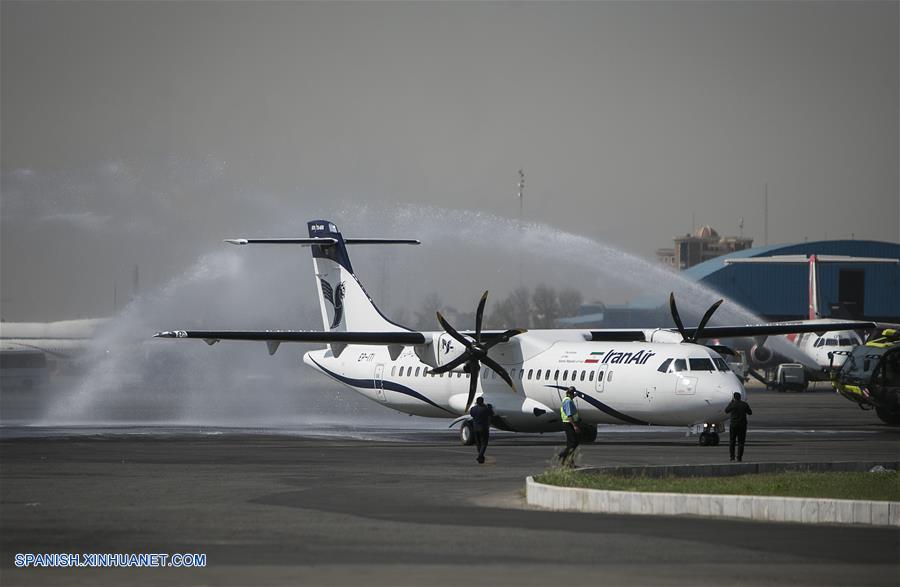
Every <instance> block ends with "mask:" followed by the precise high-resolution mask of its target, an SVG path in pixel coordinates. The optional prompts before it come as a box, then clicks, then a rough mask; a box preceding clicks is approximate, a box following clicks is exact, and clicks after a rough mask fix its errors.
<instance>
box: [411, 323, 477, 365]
mask: <svg viewBox="0 0 900 587" xmlns="http://www.w3.org/2000/svg"><path fill="white" fill-rule="evenodd" d="M413 348H414V349H415V351H416V356H417V357H419V360H420V361H422V362H423V363H425V364H426V365H428V366H429V367H431V368H432V369H435V368H437V367H440V366H441V365H446V364H447V363H449V362H450V361H452V360H454V359H456V358H458V357H459V356H460V355H462V354H463V353H464V352H465V351H466V347H464V346H463V345H461V344H460V343H459V341H457V340H456V339H455V338H453V337H452V336H450V335H449V334H447V333H443V334H437V333H434V334H432V335H431V340H430V341H428V342H427V343H425V344H417V345H416V346H415V347H413ZM464 366H465V365H460V366H459V367H456V368H455V369H453V370H454V371H459V372H463V367H464Z"/></svg>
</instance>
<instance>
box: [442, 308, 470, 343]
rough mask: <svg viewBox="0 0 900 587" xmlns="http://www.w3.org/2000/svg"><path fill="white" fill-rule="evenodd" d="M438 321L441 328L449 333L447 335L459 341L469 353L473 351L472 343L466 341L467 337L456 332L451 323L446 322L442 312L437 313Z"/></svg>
mask: <svg viewBox="0 0 900 587" xmlns="http://www.w3.org/2000/svg"><path fill="white" fill-rule="evenodd" d="M437 320H438V323H439V324H440V325H441V327H442V328H443V329H444V330H446V331H447V334H449V335H450V336H452V337H453V338H455V339H456V340H457V341H459V342H461V343H462V344H463V346H464V347H466V348H467V349H468V350H469V351H471V350H472V343H471V342H469V341H468V339H466V337H465V336H463V335H462V334H460V333H459V332H457V331H456V329H455V328H453V327H452V326H450V323H449V322H447V321H446V320H444V317H443V316H441V313H440V312H437Z"/></svg>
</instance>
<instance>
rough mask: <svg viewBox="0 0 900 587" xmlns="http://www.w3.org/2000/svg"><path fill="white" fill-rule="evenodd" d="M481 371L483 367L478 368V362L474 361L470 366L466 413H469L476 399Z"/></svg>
mask: <svg viewBox="0 0 900 587" xmlns="http://www.w3.org/2000/svg"><path fill="white" fill-rule="evenodd" d="M479 371H481V367H479V366H478V361H472V363H471V364H470V365H469V397H468V399H466V413H467V414H468V413H469V408H470V407H472V401H473V400H474V399H475V390H476V389H478V372H479Z"/></svg>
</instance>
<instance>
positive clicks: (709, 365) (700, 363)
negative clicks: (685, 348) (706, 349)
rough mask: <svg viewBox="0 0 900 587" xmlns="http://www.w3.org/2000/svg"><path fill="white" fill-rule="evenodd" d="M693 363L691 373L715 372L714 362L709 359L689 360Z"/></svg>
mask: <svg viewBox="0 0 900 587" xmlns="http://www.w3.org/2000/svg"><path fill="white" fill-rule="evenodd" d="M688 361H690V363H691V371H715V368H714V367H713V362H712V361H710V360H709V359H688Z"/></svg>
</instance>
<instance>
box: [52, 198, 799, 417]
mask: <svg viewBox="0 0 900 587" xmlns="http://www.w3.org/2000/svg"><path fill="white" fill-rule="evenodd" d="M316 216H319V217H321V216H324V217H326V218H327V219H330V220H334V221H335V222H336V223H337V224H338V227H339V228H340V229H341V230H342V232H343V233H344V234H345V235H347V236H358V237H362V236H382V237H412V238H419V239H421V240H422V245H421V246H420V247H352V248H351V250H350V255H351V259H352V262H353V265H354V269H355V270H356V272H357V274H358V276H359V277H360V279H361V281H362V282H363V284H364V285H365V286H366V288H367V289H368V291H369V293H370V295H372V297H373V298H374V300H375V302H376V303H377V304H378V305H379V306H380V307H382V309H383V310H385V311H386V313H387V314H388V315H390V316H392V317H396V318H397V319H398V321H400V322H401V323H402V322H403V317H404V310H402V308H405V309H406V310H405V312H406V314H405V316H407V317H408V316H409V312H410V311H414V310H415V308H417V306H418V305H419V303H420V302H421V300H422V299H423V298H424V297H425V296H426V295H428V294H429V293H438V294H439V295H440V296H441V297H442V299H444V300H445V301H446V302H448V303H453V304H456V305H457V307H458V308H459V309H460V310H463V311H469V310H470V307H469V306H471V309H472V310H474V305H475V303H476V301H477V299H478V296H479V295H480V293H481V292H482V291H483V290H484V289H489V290H491V292H492V299H493V300H494V301H497V300H498V299H499V298H501V297H502V296H504V295H506V294H507V293H508V292H509V291H511V290H512V289H514V288H515V287H517V286H518V285H519V284H520V283H521V284H523V285H526V286H529V287H531V286H533V285H536V284H537V283H541V282H543V283H547V284H550V285H553V286H554V287H561V286H564V287H574V288H576V289H579V290H580V291H582V293H583V295H584V297H585V299H587V300H593V299H613V298H616V297H618V296H622V295H633V294H635V293H641V294H643V295H652V296H655V297H658V298H659V301H660V303H664V301H665V299H666V296H667V295H668V292H669V291H675V293H676V296H677V298H678V300H679V307H680V308H681V309H682V314H683V316H686V318H685V320H686V322H687V323H691V322H692V320H691V319H690V318H687V316H695V317H696V316H699V315H700V314H702V313H703V311H705V310H706V308H707V307H708V306H709V305H710V304H712V303H713V302H714V301H715V300H716V299H718V298H719V297H720V296H719V295H718V294H716V293H714V292H711V291H710V290H707V289H706V288H704V287H702V286H699V285H697V284H696V283H692V282H690V281H688V280H686V279H684V278H683V277H681V276H680V275H678V274H677V273H674V272H672V271H669V270H668V269H666V268H663V267H661V266H658V265H656V264H654V263H651V262H649V261H646V260H644V259H641V258H640V257H637V256H634V255H631V254H629V253H626V252H623V251H621V250H619V249H616V248H615V247H612V246H609V245H606V244H603V243H601V242H598V241H595V240H592V239H590V238H588V237H585V236H580V235H575V234H571V233H567V232H564V231H561V230H559V229H556V228H553V227H551V226H547V225H544V224H540V223H534V222H528V223H524V224H523V225H522V226H521V227H520V225H519V222H518V221H517V220H511V219H506V218H500V217H497V216H493V215H490V214H485V213H478V212H469V211H460V210H448V209H441V208H434V207H421V206H401V207H398V208H394V209H374V208H368V207H362V208H361V207H360V206H359V205H353V206H347V207H346V208H345V209H344V210H340V209H338V210H335V211H334V212H332V213H330V214H321V215H318V214H317V215H316ZM309 219H312V216H309V215H307V216H304V217H302V218H300V217H297V218H292V219H290V220H285V221H283V222H282V223H281V225H280V226H277V227H274V228H273V229H272V230H271V231H270V232H268V233H267V234H234V235H231V234H229V235H222V237H223V238H224V237H239V236H246V237H256V236H305V231H306V225H305V222H306V221H307V220H309ZM216 247H217V249H216V250H215V252H212V253H209V254H206V255H203V256H201V257H200V258H199V259H198V260H197V261H196V262H195V263H194V265H193V266H192V267H191V268H190V269H189V270H188V271H186V272H185V273H184V274H183V275H181V276H180V277H178V278H177V279H174V280H172V281H171V282H170V283H169V284H168V285H166V286H165V287H164V288H162V289H161V290H159V291H156V292H152V293H147V294H145V295H143V296H141V297H138V298H137V299H135V300H133V301H132V302H131V303H130V304H129V305H128V306H127V307H126V308H125V309H124V310H123V311H122V312H121V313H120V314H119V315H118V316H116V317H115V318H114V319H113V320H112V321H110V323H109V324H108V325H107V326H106V328H104V329H103V330H102V331H101V332H100V333H98V335H97V337H96V338H95V340H94V341H93V344H92V350H91V354H90V358H89V362H88V364H89V367H88V368H87V369H86V372H85V375H84V376H83V377H82V378H81V380H80V381H79V382H78V383H77V384H76V385H72V386H70V387H68V388H66V389H64V390H61V391H60V392H58V393H57V394H56V395H55V396H53V398H52V401H50V402H48V405H47V406H46V408H45V412H44V416H43V418H41V420H40V421H39V422H35V423H38V424H40V425H44V426H64V425H146V424H164V425H172V426H182V425H203V426H238V427H248V426H250V427H253V426H259V427H266V428H273V427H280V428H291V427H297V426H300V427H303V426H311V427H315V426H320V425H322V424H323V423H327V422H342V423H343V424H348V423H351V422H358V423H359V424H360V426H378V425H384V426H385V427H391V428H398V427H408V426H410V425H416V426H420V427H426V428H434V427H443V426H445V425H446V423H445V422H443V421H439V420H435V421H429V420H424V419H421V418H414V419H410V418H409V417H407V416H404V415H402V414H399V413H396V412H393V411H391V410H388V409H385V408H383V407H380V406H376V405H375V404H373V403H372V402H370V401H369V400H366V399H364V398H361V397H360V396H358V395H357V394H355V393H353V392H352V391H350V390H348V389H346V388H344V387H342V386H340V385H338V384H336V383H334V382H333V381H331V380H328V379H326V378H325V377H323V376H322V375H320V374H318V373H315V372H313V371H312V370H310V369H307V368H305V367H304V366H303V365H302V363H301V357H302V354H303V353H304V352H305V351H306V350H309V349H310V348H316V347H314V346H310V345H296V344H284V345H281V347H280V349H279V350H278V352H277V353H276V354H275V355H274V356H269V355H268V353H267V350H266V347H265V345H263V344H261V343H249V342H246V343H244V342H229V341H225V342H221V343H218V344H216V345H214V346H212V347H209V346H207V345H205V344H203V343H202V342H200V341H195V340H181V341H179V340H162V339H153V338H151V336H152V334H153V333H154V332H156V331H159V330H171V329H185V330H190V329H210V330H219V329H221V330H230V329H234V330H264V329H320V328H321V327H322V325H321V319H320V317H319V311H318V308H317V299H316V291H315V285H316V284H315V280H314V279H313V277H312V265H311V261H310V254H309V250H308V249H305V248H300V247H283V246H282V247H268V246H258V247H230V246H228V245H225V244H219V243H216ZM488 313H490V305H489V306H488ZM397 314H400V315H399V316H398V315H397ZM695 320H696V318H694V321H695ZM753 322H759V319H758V318H756V317H755V316H753V315H752V314H751V313H749V312H748V311H746V310H744V309H743V308H740V307H739V306H737V305H736V304H733V303H728V302H726V303H725V304H723V306H722V307H721V308H720V310H719V312H718V313H717V314H716V316H715V318H714V319H713V323H732V324H733V323H739V324H743V323H753ZM459 326H460V327H469V326H470V325H459ZM508 326H510V327H513V326H516V325H508ZM647 326H654V325H647ZM657 326H670V324H668V323H667V324H661V325H657ZM433 328H437V325H435V326H433ZM785 346H786V347H789V348H785V349H783V352H786V353H787V352H790V351H791V350H792V349H793V347H790V345H787V344H786V343H785ZM779 350H782V349H779ZM413 422H415V424H413Z"/></svg>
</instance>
